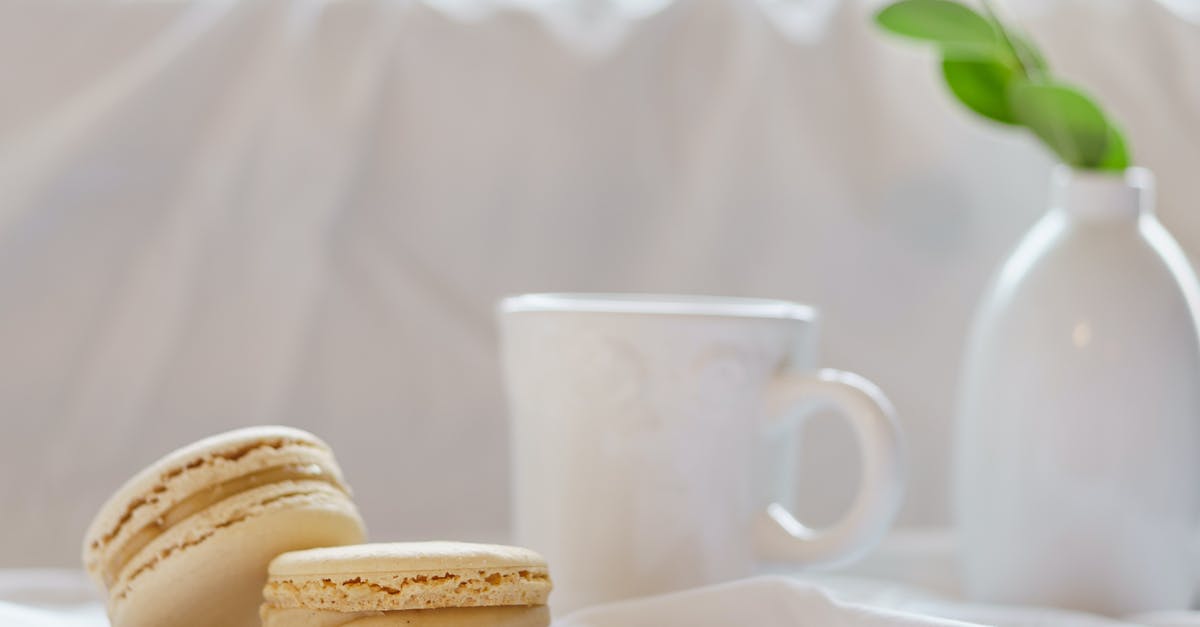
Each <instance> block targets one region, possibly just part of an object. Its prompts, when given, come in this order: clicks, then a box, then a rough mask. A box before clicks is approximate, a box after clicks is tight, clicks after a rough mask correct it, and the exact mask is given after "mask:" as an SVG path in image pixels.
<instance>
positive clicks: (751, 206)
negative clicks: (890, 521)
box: [0, 0, 1200, 565]
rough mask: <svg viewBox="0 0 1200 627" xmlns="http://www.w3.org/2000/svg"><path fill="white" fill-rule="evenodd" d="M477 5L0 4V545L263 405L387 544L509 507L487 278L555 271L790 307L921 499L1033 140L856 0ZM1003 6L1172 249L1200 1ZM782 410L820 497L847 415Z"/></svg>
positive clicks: (845, 480)
mask: <svg viewBox="0 0 1200 627" xmlns="http://www.w3.org/2000/svg"><path fill="white" fill-rule="evenodd" d="M472 4H473V3H471V2H467V1H466V0H461V1H456V2H452V1H451V0H444V1H442V2H438V5H439V6H448V7H450V6H452V7H454V8H453V10H449V9H448V10H446V11H442V10H439V9H436V8H430V7H429V6H426V5H423V4H420V3H415V2H403V1H399V0H397V1H391V0H353V1H342V2H328V3H326V2H318V1H316V0H261V1H255V2H247V1H232V0H209V1H203V2H202V1H194V2H128V1H121V0H90V1H86V2H85V1H79V0H0V93H2V97H0V470H2V471H3V472H0V503H3V505H2V508H3V514H2V515H0V530H2V531H3V533H0V564H4V565H33V564H58V565H75V564H77V563H78V556H77V553H78V545H79V539H80V536H81V535H82V531H83V528H84V526H85V525H86V523H87V521H88V520H89V519H90V517H91V516H92V514H93V513H94V512H95V509H96V508H97V507H98V506H99V505H100V503H101V502H102V501H103V500H104V498H105V497H106V496H107V495H108V494H109V492H110V491H111V490H112V489H114V488H115V487H116V486H117V485H119V484H120V483H121V481H123V480H124V479H125V478H127V477H128V476H130V475H131V474H133V473H134V472H136V471H137V470H138V469H139V468H141V467H142V466H143V465H145V464H146V463H147V462H149V461H151V460H152V459H154V458H155V457H157V456H158V455H161V454H162V453H165V452H166V451H168V450H170V449H172V448H174V447H176V446H178V445H180V444H184V443H186V442H189V441H191V440H194V439H197V438H199V437H202V436H204V435H208V434H212V433H216V432H219V431H222V430H225V429H229V428H233V427H236V426H243V425H247V424H254V423H287V424H295V425H297V426H300V427H304V428H307V429H310V430H312V431H314V432H316V433H318V434H320V435H321V436H323V437H325V438H327V439H328V440H329V441H330V442H331V443H332V444H333V445H334V447H335V448H336V449H337V451H338V452H339V454H340V460H341V462H342V464H343V466H344V468H345V470H346V472H347V475H348V478H349V480H350V482H351V483H352V484H353V486H354V488H355V490H356V494H357V496H358V500H359V502H360V504H361V505H362V509H363V514H364V515H365V516H366V518H367V519H368V521H369V523H370V527H371V530H372V533H373V534H374V536H375V538H377V539H381V540H391V539H397V540H398V539H418V538H432V537H456V538H463V539H481V540H487V539H500V540H502V539H504V538H505V537H506V532H507V522H506V521H507V517H508V509H507V502H508V490H507V487H506V486H507V476H506V471H505V469H506V468H507V467H508V457H507V453H506V449H505V446H504V445H503V442H504V440H505V422H504V412H503V409H502V408H503V398H502V394H501V386H500V377H499V370H498V362H497V359H496V349H495V333H494V327H493V317H492V306H493V303H494V302H495V300H496V299H497V298H498V297H500V296H502V295H505V294H510V293H519V292H529V291H543V290H560V289H561V290H597V291H598V290H612V291H667V292H680V291H682V292H699V293H716V294H735V295H747V296H774V297H779V298H787V299H792V300H798V301H801V302H806V303H812V304H815V305H819V306H820V307H821V309H822V311H823V313H824V315H825V320H826V325H825V328H824V329H823V336H824V340H825V341H824V349H825V350H824V353H825V355H824V358H823V359H822V363H824V364H827V365H829V366H832V367H837V368H845V369H850V370H854V371H857V372H861V373H862V374H863V375H865V376H867V377H869V378H870V379H872V380H873V381H875V382H877V383H878V384H879V385H880V386H881V387H882V388H883V389H884V390H885V391H886V392H887V393H888V394H889V396H890V397H891V399H892V400H893V401H894V403H895V405H896V407H897V409H898V411H899V415H900V417H901V420H902V423H903V426H904V427H905V430H906V432H907V433H908V434H909V435H910V444H911V447H912V460H913V467H912V489H911V491H910V493H909V497H908V499H907V501H906V504H905V509H904V511H903V512H902V513H901V521H902V522H904V523H906V524H929V523H940V522H943V521H944V520H945V519H946V501H945V496H944V495H945V494H946V491H947V485H946V479H947V473H946V468H947V465H948V460H947V451H949V450H950V446H949V441H948V428H949V424H950V419H951V415H952V405H953V394H952V390H953V388H954V384H955V379H956V377H957V373H958V364H959V360H960V356H961V353H962V342H961V341H962V338H963V337H964V334H965V331H966V324H967V320H968V317H969V315H970V312H971V310H972V308H973V307H974V306H975V304H976V302H977V301H978V298H979V295H980V293H981V292H982V290H983V286H984V282H985V281H986V279H987V277H988V275H989V273H990V272H991V271H992V270H993V269H994V268H995V267H996V266H997V264H998V263H999V261H1000V260H1001V259H1002V258H1003V256H1004V255H1005V253H1006V251H1007V250H1008V249H1009V248H1010V247H1011V246H1012V245H1013V244H1014V243H1015V241H1016V240H1017V238H1018V237H1019V236H1020V234H1021V233H1023V232H1024V231H1025V230H1027V229H1028V227H1029V225H1030V224H1031V223H1032V222H1033V221H1034V220H1035V219H1036V218H1037V216H1038V215H1039V214H1040V213H1041V212H1042V210H1043V208H1044V206H1045V198H1046V190H1047V179H1048V165H1049V159H1048V158H1047V157H1046V156H1045V154H1044V153H1042V152H1041V151H1040V149H1038V148H1037V147H1036V146H1035V145H1034V144H1033V143H1032V142H1031V141H1029V140H1028V139H1027V138H1024V137H1022V136H1017V135H1012V134H1009V133H1008V132H1006V131H1001V130H998V129H994V128H992V127H988V126H985V125H982V124H980V123H978V122H977V121H976V120H974V119H972V118H970V117H969V116H968V115H967V114H965V113H964V112H962V111H961V110H960V109H958V108H956V107H955V105H954V104H953V103H952V102H951V101H950V100H949V99H948V98H947V97H946V95H945V93H944V91H943V88H942V87H941V86H940V85H939V84H938V83H937V80H938V79H937V72H936V66H935V63H934V61H933V60H932V59H931V57H930V55H929V54H928V52H927V51H924V50H920V49H919V48H918V47H914V46H912V45H910V44H908V43H905V42H900V41H895V40H892V39H889V38H886V37H883V36H881V35H880V34H879V33H877V32H875V31H874V30H873V29H872V28H871V27H870V25H869V23H868V19H867V18H868V12H869V9H868V7H867V6H866V5H865V3H860V2H857V1H849V0H847V1H845V2H834V1H832V0H806V1H803V2H799V1H796V2H790V1H789V2H781V1H775V0H763V1H762V2H758V3H754V2H751V1H750V0H683V1H681V2H678V3H669V2H647V3H638V2H621V3H612V4H609V3H606V2H603V1H599V0H596V1H575V0H562V1H556V2H547V3H546V4H547V5H552V6H553V7H555V8H554V9H553V10H550V11H548V12H546V13H544V14H543V13H537V12H532V13H531V12H527V11H525V10H521V9H499V10H488V9H483V10H477V11H473V10H470V9H469V6H471V5H472ZM481 4H482V5H486V2H483V3H481ZM1003 4H1004V5H1006V6H1008V7H1009V8H1010V9H1011V10H1012V11H1013V13H1015V14H1019V15H1020V17H1021V19H1022V20H1023V21H1024V23H1026V24H1027V25H1028V26H1029V28H1030V29H1031V30H1032V31H1033V33H1034V34H1035V35H1036V36H1037V37H1038V39H1039V40H1041V41H1044V42H1045V46H1046V48H1047V52H1048V54H1049V56H1050V58H1051V59H1052V61H1053V63H1054V64H1055V65H1056V66H1057V67H1059V68H1061V69H1062V71H1063V73H1064V74H1065V75H1067V76H1070V77H1072V78H1073V79H1076V80H1077V81H1078V82H1080V83H1082V84H1084V85H1086V86H1088V87H1090V88H1093V89H1094V90H1095V91H1096V92H1098V93H1099V94H1100V95H1101V96H1102V97H1103V99H1104V101H1105V102H1106V103H1107V104H1109V105H1110V107H1111V109H1112V110H1113V112H1114V113H1115V114H1116V115H1117V116H1118V117H1119V118H1121V119H1122V120H1125V121H1126V122H1127V126H1128V130H1129V137H1130V138H1131V141H1132V144H1133V150H1134V153H1135V155H1136V156H1137V158H1138V160H1139V161H1140V162H1141V163H1142V164H1143V165H1148V166H1150V167H1151V168H1153V169H1154V170H1155V172H1156V173H1157V174H1158V176H1159V183H1160V191H1161V194H1160V200H1161V202H1160V203H1159V208H1160V211H1159V213H1160V215H1161V217H1162V220H1163V222H1164V223H1166V224H1167V226H1168V227H1169V228H1170V229H1171V230H1172V231H1173V232H1174V233H1176V234H1177V236H1178V237H1179V238H1180V239H1181V240H1182V244H1183V245H1184V247H1185V249H1187V250H1189V251H1192V252H1196V251H1200V211H1197V210H1196V203H1195V200H1194V199H1195V198H1197V197H1200V177H1196V176H1195V167H1196V164H1197V163H1200V141H1195V138H1197V137H1200V117H1198V116H1197V111H1198V110H1200V83H1198V82H1197V76H1200V66H1198V64H1200V35H1198V26H1197V23H1196V21H1195V20H1197V19H1200V16H1198V15H1197V14H1196V12H1195V10H1194V9H1193V8H1191V7H1193V6H1194V3H1188V2H1183V1H1178V0H1177V1H1175V2H1171V3H1170V4H1169V6H1168V4H1167V3H1161V4H1160V3H1155V2H1150V1H1148V0H1110V1H1105V2H1099V1H1097V0H1067V1H1063V2H1049V1H1046V2H1042V1H1038V2H1030V1H1027V0H1022V1H1018V0H1011V2H1004V3H1003ZM635 5H636V6H635ZM475 6H480V5H475ZM627 6H628V7H633V8H632V9H630V10H629V11H625V10H624V9H622V8H620V7H627ZM1169 7H1173V8H1169ZM1175 10H1178V11H1180V12H1179V13H1176V12H1174V11H1175ZM1187 12H1190V13H1187ZM685 224H686V226H685ZM810 433H811V434H812V437H811V438H810V441H813V442H820V443H822V446H820V447H814V448H812V449H811V450H809V451H807V453H808V455H807V457H806V459H804V460H802V462H801V466H802V468H804V469H808V470H807V472H805V473H804V474H803V476H802V477H801V486H800V488H801V491H802V494H803V498H802V499H800V502H799V503H798V505H797V508H798V510H799V515H800V517H801V519H803V520H806V521H809V520H811V521H814V522H817V523H820V522H828V521H831V520H833V519H834V518H836V517H837V515H838V514H839V512H840V511H841V509H842V508H843V507H844V506H845V505H846V502H847V500H848V498H849V495H850V494H851V493H852V492H853V487H854V484H855V482H856V481H857V476H856V475H855V473H854V466H855V463H854V461H853V459H854V455H853V453H852V450H853V444H852V439H851V437H850V435H849V434H848V433H847V432H845V430H844V428H843V427H842V426H840V424H839V423H837V422H835V421H823V420H818V421H815V422H814V423H812V425H811V426H810ZM401 478H403V479H401ZM414 478H415V479H414ZM416 504H419V505H416Z"/></svg>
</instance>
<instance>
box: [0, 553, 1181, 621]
mask: <svg viewBox="0 0 1200 627" xmlns="http://www.w3.org/2000/svg"><path fill="white" fill-rule="evenodd" d="M955 553H956V551H955V544H954V539H953V536H952V535H951V534H950V533H949V532H948V531H947V530H944V529H902V530H897V531H895V532H893V533H892V534H891V535H890V536H889V537H888V538H887V539H886V540H885V541H884V542H883V543H882V544H881V545H880V546H879V547H878V548H877V549H876V550H875V551H874V552H872V553H871V554H870V555H869V556H868V557H867V558H865V559H863V560H862V561H860V562H858V563H857V564H855V565H853V566H851V567H848V568H843V569H839V570H837V571H834V572H821V573H811V572H810V573H797V572H795V571H794V570H791V569H787V568H783V567H779V568H775V569H768V572H771V573H773V574H784V575H787V576H790V577H795V578H798V579H801V580H804V581H807V582H811V583H816V584H818V585H820V586H822V587H823V588H825V589H826V590H827V591H828V592H829V593H830V594H831V595H832V596H833V597H834V598H836V599H838V600H841V601H846V602H851V603H861V604H864V605H871V606H878V607H883V608H888V609H893V610H901V611H905V612H911V613H915V614H925V615H930V616H936V617H940V618H950V619H956V620H961V621H966V622H972V623H979V624H984V625H997V626H999V627H1124V626H1130V625H1144V626H1146V627H1200V612H1169V613H1155V614H1152V615H1139V616H1134V617H1125V618H1123V619H1122V620H1115V619H1111V618H1104V617H1099V616H1091V615H1087V614H1081V613H1076V612H1066V611H1062V610H1050V609H1045V608H1020V607H1000V606H990V605H983V604H977V603H970V602H967V601H964V600H963V599H962V598H961V595H960V587H959V585H958V581H957V576H956V570H957V569H956V565H955V564H956V559H955ZM5 602H7V603H8V605H4V603H5ZM21 608H29V612H28V618H27V620H25V622H23V623H22V624H23V625H30V626H33V625H37V626H39V627H40V626H41V625H46V626H47V627H49V626H51V625H54V626H59V627H68V626H69V627H93V626H96V625H105V624H106V622H105V621H104V618H103V616H104V615H103V609H102V605H101V602H100V597H99V595H98V593H97V591H96V589H95V587H94V586H93V585H92V583H91V582H90V581H89V580H88V579H87V577H86V576H85V575H84V574H83V573H82V572H81V571H77V570H61V569H9V570H3V569H0V614H2V613H3V611H9V612H21V611H22V609H21ZM47 609H49V610H53V612H54V613H53V614H47V613H46V612H45V610H47ZM21 618H22V619H23V620H24V619H25V618H26V617H25V616H24V615H22V616H21Z"/></svg>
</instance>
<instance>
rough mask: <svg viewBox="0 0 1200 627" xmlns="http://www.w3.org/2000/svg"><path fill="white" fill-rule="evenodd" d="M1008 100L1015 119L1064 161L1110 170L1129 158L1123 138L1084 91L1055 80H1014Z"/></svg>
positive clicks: (1076, 165)
mask: <svg viewBox="0 0 1200 627" xmlns="http://www.w3.org/2000/svg"><path fill="white" fill-rule="evenodd" d="M1008 93H1009V99H1010V105H1011V106H1012V111H1013V113H1014V114H1015V116H1016V119H1017V120H1018V121H1019V122H1020V123H1021V124H1023V125H1024V126H1026V127H1028V128H1029V129H1030V130H1031V131H1033V132H1034V134H1035V135H1037V136H1038V138H1039V139H1041V140H1042V141H1043V142H1045V143H1046V144H1047V145H1048V146H1049V147H1050V148H1051V149H1052V150H1053V151H1054V152H1055V153H1056V154H1058V156H1059V157H1060V158H1061V159H1062V160H1063V161H1064V162H1065V163H1067V164H1069V165H1072V166H1075V167H1077V168H1084V169H1111V168H1113V167H1116V165H1117V164H1120V163H1122V162H1125V161H1127V160H1128V158H1127V157H1125V156H1124V155H1125V149H1124V141H1123V140H1122V139H1121V137H1120V133H1119V132H1118V131H1117V129H1115V128H1114V127H1113V126H1112V124H1111V123H1109V121H1108V118H1106V117H1105V116H1104V112H1103V111H1101V110H1100V107H1098V106H1096V104H1095V103H1093V102H1092V99H1091V98H1089V97H1088V96H1087V95H1086V94H1084V93H1083V92H1081V91H1079V90H1078V89H1075V88H1073V87H1069V86H1067V85H1062V84H1058V83H1049V82H1028V81H1023V80H1018V81H1014V82H1013V83H1012V84H1011V85H1010V86H1009V90H1008Z"/></svg>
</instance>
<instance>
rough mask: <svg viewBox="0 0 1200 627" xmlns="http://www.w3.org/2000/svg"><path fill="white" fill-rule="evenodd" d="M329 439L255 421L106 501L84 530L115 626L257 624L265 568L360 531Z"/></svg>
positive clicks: (158, 467)
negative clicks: (286, 556) (289, 553)
mask: <svg viewBox="0 0 1200 627" xmlns="http://www.w3.org/2000/svg"><path fill="white" fill-rule="evenodd" d="M363 537H364V531H363V525H362V520H361V519H360V518H359V515H358V512H357V510H356V509H355V507H354V504H353V502H352V501H351V500H350V496H349V489H348V488H347V487H346V485H345V482H344V481H343V479H342V474H341V469H340V468H339V467H338V466H337V463H336V462H335V461H334V459H333V454H332V453H331V452H330V450H329V448H328V446H326V445H325V443H324V442H322V441H321V440H319V439H317V438H316V437H315V436H313V435H311V434H308V433H305V432H303V431H300V430H297V429H291V428H287V427H254V428H250V429H242V430H238V431H233V432H229V433H224V434H220V435H217V436H213V437H211V438H207V439H205V440H202V441H200V442H197V443H195V444H192V445H189V446H186V447H184V448H182V449H179V450H177V451H175V452H173V453H171V454H169V455H167V456H166V457H163V458H162V459H160V460H159V461H157V462H155V463H154V464H152V465H150V466H149V467H148V468H146V469H145V470H143V471H142V472H140V473H138V475H136V476H135V477H133V478H132V479H130V480H129V481H128V482H127V483H126V484H125V485H124V486H122V487H121V488H120V489H119V490H118V491H117V492H116V494H114V495H113V496H112V497H111V498H110V499H109V501H108V502H107V503H106V504H105V505H104V506H103V507H102V508H101V510H100V513H99V514H97V516H96V518H95V520H94V521H93V522H92V525H91V526H90V528H89V530H88V532H87V535H86V536H85V539H84V549H83V559H84V565H85V566H86V568H87V570H88V572H89V573H90V574H91V575H92V577H93V578H94V579H96V580H97V581H98V582H99V583H100V584H101V585H103V586H104V587H105V588H106V589H107V591H108V594H109V602H108V610H109V617H110V619H111V620H112V623H113V625H114V627H141V626H161V625H166V624H170V625H176V626H182V627H187V626H192V625H195V626H197V627H200V626H202V625H203V626H208V625H217V624H220V625H227V626H230V627H241V626H243V625H244V626H246V627H250V626H252V625H258V617H257V606H258V602H259V598H258V597H259V595H258V590H259V589H260V588H261V586H262V583H263V582H264V581H265V580H266V567H267V564H268V563H269V562H270V561H271V559H272V558H274V557H275V556H277V555H279V554H280V553H283V552H286V551H291V550H295V549H303V548H311V547H317V546H330V545H337V544H348V543H354V542H361V541H362V539H363Z"/></svg>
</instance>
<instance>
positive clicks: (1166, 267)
mask: <svg viewBox="0 0 1200 627" xmlns="http://www.w3.org/2000/svg"><path fill="white" fill-rule="evenodd" d="M1153 188H1154V180H1153V176H1152V175H1151V173H1150V172H1149V171H1147V170H1144V169H1140V168H1131V169H1129V170H1128V171H1126V172H1125V174H1124V176H1123V177H1122V176H1121V175H1119V174H1115V175H1108V174H1098V173H1086V172H1079V171H1074V170H1071V169H1069V168H1066V167H1060V168H1059V169H1058V170H1057V171H1056V172H1055V175H1054V186H1053V192H1054V193H1053V196H1052V203H1051V208H1050V210H1049V212H1048V213H1047V214H1046V215H1045V216H1044V217H1043V218H1042V219H1041V220H1040V221H1039V222H1038V223H1037V225H1036V226H1034V227H1033V229H1032V230H1031V231H1030V232H1029V233H1028V234H1027V235H1026V236H1025V238H1024V239H1023V240H1022V241H1021V243H1020V244H1019V245H1018V246H1017V248H1016V250H1015V251H1014V252H1013V253H1012V255H1011V256H1010V257H1009V258H1008V260H1007V261H1005V263H1004V265H1003V267H1002V268H1001V270H1000V273H999V274H998V275H997V277H996V278H995V280H994V282H993V284H992V286H991V288H990V289H989V291H988V293H987V294H986V296H985V297H984V299H983V302H982V304H981V307H980V309H979V311H978V313H977V315H976V319H975V323H974V327H973V329H972V331H971V337H970V340H969V344H968V347H967V352H966V360H965V364H964V370H963V381H962V388H961V396H960V408H959V424H958V430H957V442H956V446H957V449H956V451H955V454H956V455H955V457H956V461H955V474H956V476H955V492H956V494H955V508H956V518H957V523H958V528H959V534H960V541H961V543H962V550H963V576H964V582H965V586H966V592H967V593H968V595H969V596H971V597H972V598H974V599H977V600H983V601H991V602H1001V603H1021V604H1037V605H1052V606H1059V607H1068V608H1074V609H1081V610H1086V611H1091V612H1099V613H1105V614H1110V615H1122V614H1128V613H1131V612H1138V611H1145V610H1157V609H1179V608H1184V607H1187V606H1188V605H1189V603H1190V601H1191V600H1192V594H1193V591H1194V589H1195V582H1196V579H1195V571H1196V564H1195V563H1194V560H1193V557H1192V554H1191V553H1190V552H1189V548H1190V543H1191V540H1192V538H1193V535H1194V532H1195V531H1196V527H1197V521H1198V514H1200V340H1198V336H1197V313H1198V312H1200V285H1198V284H1197V282H1196V277H1195V275H1194V273H1193V272H1192V269H1191V266H1190V265H1189V264H1188V261H1187V259H1186V257H1185V256H1184V254H1183V252H1182V251H1181V250H1180V248H1179V246H1178V244H1176V242H1175V240H1174V239H1172V237H1171V236H1170V234H1168V233H1167V231H1166V230H1165V229H1164V228H1163V226H1162V225H1161V223H1159V222H1158V220H1157V219H1156V218H1155V217H1154V214H1153V203H1154V200H1153Z"/></svg>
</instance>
